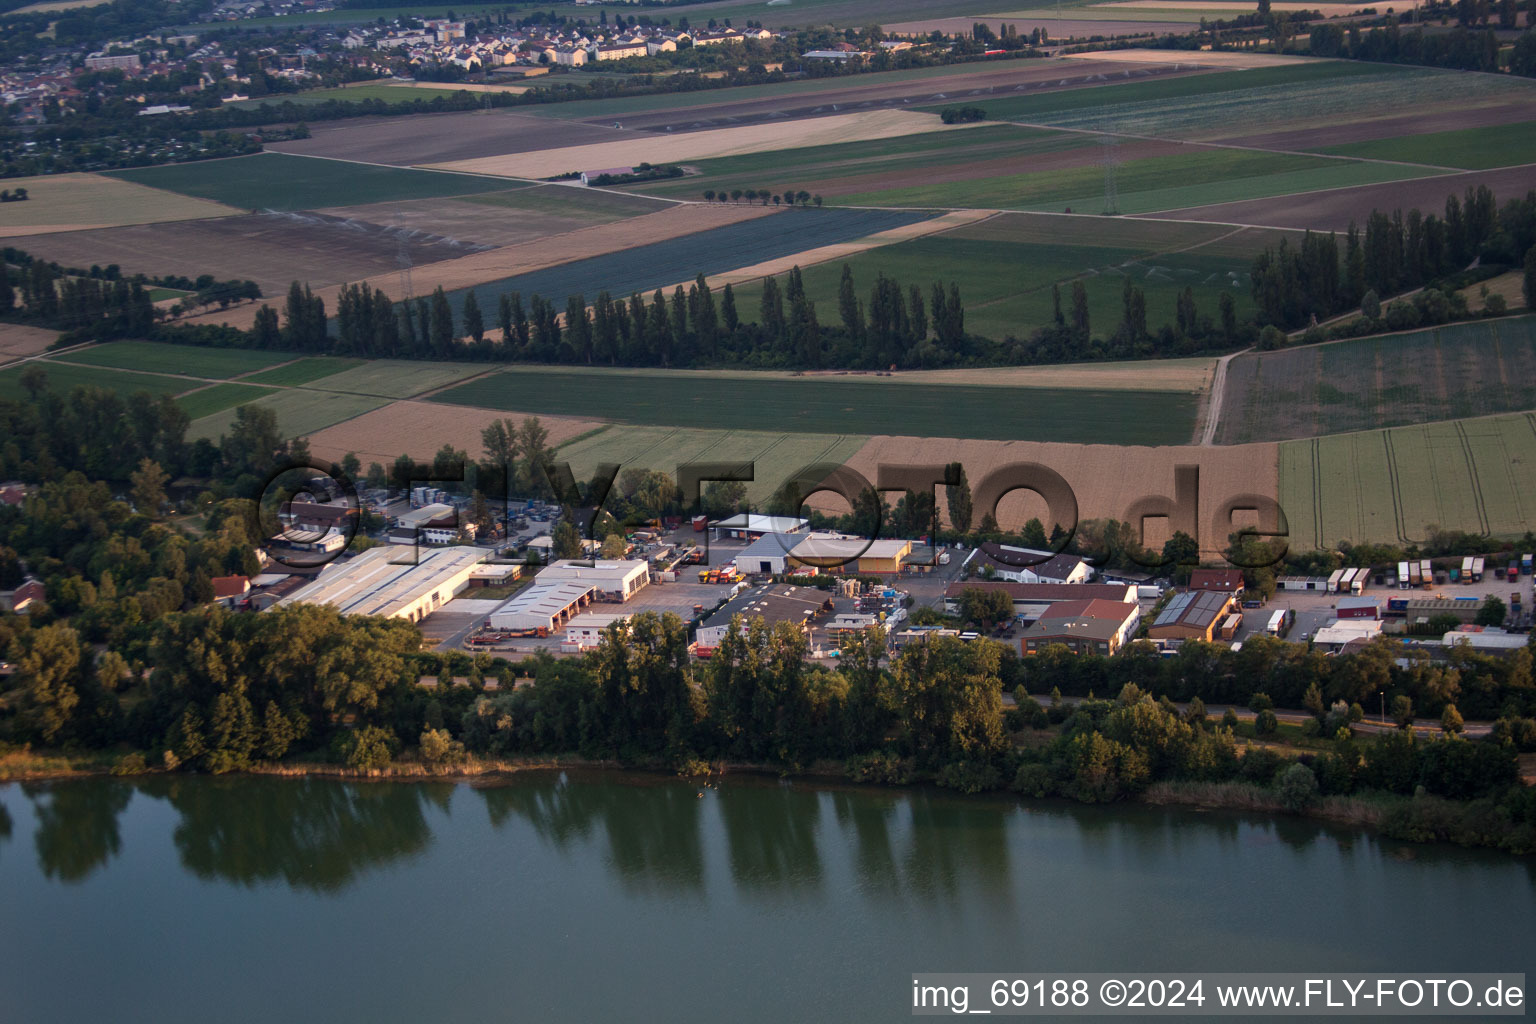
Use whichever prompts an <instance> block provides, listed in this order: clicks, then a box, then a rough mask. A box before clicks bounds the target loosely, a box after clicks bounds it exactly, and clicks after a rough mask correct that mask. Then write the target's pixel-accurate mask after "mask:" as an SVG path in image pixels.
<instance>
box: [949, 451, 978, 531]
mask: <svg viewBox="0 0 1536 1024" xmlns="http://www.w3.org/2000/svg"><path fill="white" fill-rule="evenodd" d="M945 473H946V475H947V476H949V477H950V478H952V479H955V480H956V481H957V482H955V483H952V484H945V485H944V500H945V502H946V503H947V504H948V505H949V525H951V526H953V527H954V528H955V531H956V532H957V533H970V532H971V512H972V510H971V483H970V481H969V480H967V479H966V478H965V466H964V465H962V464H961V463H959V462H951V463H950V464H949V466H948V467H946V469H945Z"/></svg>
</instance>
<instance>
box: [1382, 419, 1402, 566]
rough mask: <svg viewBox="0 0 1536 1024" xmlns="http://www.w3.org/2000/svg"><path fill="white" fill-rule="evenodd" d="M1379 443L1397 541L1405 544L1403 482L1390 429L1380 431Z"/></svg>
mask: <svg viewBox="0 0 1536 1024" xmlns="http://www.w3.org/2000/svg"><path fill="white" fill-rule="evenodd" d="M1381 443H1382V447H1383V448H1385V449H1386V460H1387V486H1388V487H1389V488H1390V489H1391V491H1392V518H1393V519H1394V520H1395V521H1396V524H1397V539H1398V540H1400V541H1402V542H1403V543H1404V544H1406V543H1408V524H1407V521H1406V516H1407V513H1405V512H1404V511H1403V481H1402V478H1401V477H1400V476H1399V475H1398V468H1397V448H1396V447H1394V446H1393V444H1392V431H1391V429H1384V430H1382V432H1381Z"/></svg>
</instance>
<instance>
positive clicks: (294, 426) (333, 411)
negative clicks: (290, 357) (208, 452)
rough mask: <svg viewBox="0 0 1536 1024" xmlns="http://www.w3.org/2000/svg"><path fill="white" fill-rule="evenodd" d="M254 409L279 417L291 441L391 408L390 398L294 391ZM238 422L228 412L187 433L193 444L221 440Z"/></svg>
mask: <svg viewBox="0 0 1536 1024" xmlns="http://www.w3.org/2000/svg"><path fill="white" fill-rule="evenodd" d="M251 404H252V405H260V406H263V407H264V408H267V409H271V410H272V411H273V412H274V413H276V414H277V423H278V426H280V427H281V428H282V431H283V434H284V435H285V436H287V437H304V436H307V435H309V434H313V433H314V432H315V431H317V430H324V429H325V428H326V427H329V426H334V425H335V424H337V423H340V422H342V421H343V420H349V419H352V418H353V417H354V416H361V415H362V414H363V413H365V412H372V411H373V410H374V409H377V408H379V407H380V406H383V405H388V404H389V399H387V398H375V397H373V396H371V395H343V394H334V393H330V392H325V391H310V390H308V389H306V388H292V389H289V390H286V391H277V392H274V393H273V394H270V395H267V396H265V397H263V398H259V399H257V400H256V401H255V402H252V403H251ZM234 421H235V409H234V408H227V409H224V410H222V411H220V412H216V413H213V414H212V415H210V416H204V417H203V418H201V419H198V420H194V421H193V422H192V426H191V428H190V429H189V430H188V431H187V438H188V439H189V440H196V439H197V438H199V437H206V438H209V439H211V440H218V438H219V436H220V435H221V434H224V433H227V432H228V431H229V427H230V424H231V423H233V422H234Z"/></svg>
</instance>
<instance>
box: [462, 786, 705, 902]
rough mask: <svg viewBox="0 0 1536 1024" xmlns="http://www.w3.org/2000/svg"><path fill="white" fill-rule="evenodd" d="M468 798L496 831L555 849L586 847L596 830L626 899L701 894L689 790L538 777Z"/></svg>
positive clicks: (695, 801)
mask: <svg viewBox="0 0 1536 1024" xmlns="http://www.w3.org/2000/svg"><path fill="white" fill-rule="evenodd" d="M476 792H477V793H479V794H480V796H481V798H482V799H484V801H485V808H486V812H487V813H488V814H489V815H490V819H491V824H492V825H494V826H495V827H496V828H498V829H501V828H504V827H505V826H506V825H507V824H508V823H509V822H510V821H511V820H514V819H519V820H522V821H525V822H527V823H528V825H529V826H530V827H531V828H532V829H533V831H534V832H535V833H536V834H537V835H538V836H540V837H541V838H543V839H544V840H545V841H546V842H548V843H550V844H552V845H553V846H555V847H557V848H562V849H564V848H567V847H570V846H572V845H574V844H577V843H585V842H588V841H590V840H591V839H592V837H593V833H594V832H595V831H598V830H601V832H602V837H603V839H604V840H605V841H606V843H607V856H608V863H609V864H610V865H611V866H612V867H613V869H614V870H615V871H616V872H617V874H618V877H619V880H620V882H621V883H622V884H623V885H624V887H625V888H626V889H628V890H630V891H632V892H634V891H659V892H668V893H679V892H689V891H692V892H701V891H702V890H703V886H704V854H703V848H702V844H701V841H700V834H699V814H700V806H699V805H700V804H701V803H702V800H700V798H699V792H698V791H697V790H696V789H695V788H694V787H693V786H691V785H685V784H681V783H678V782H677V781H675V780H672V779H666V778H662V777H659V776H650V777H646V776H636V777H632V776H612V777H609V778H607V779H606V780H604V779H600V778H599V779H587V780H580V781H573V779H572V778H571V777H570V776H568V775H566V774H565V773H554V772H539V773H530V774H528V775H522V776H519V777H518V778H517V779H515V780H512V781H511V782H509V783H508V784H507V785H500V786H487V787H483V788H479V789H477V790H476Z"/></svg>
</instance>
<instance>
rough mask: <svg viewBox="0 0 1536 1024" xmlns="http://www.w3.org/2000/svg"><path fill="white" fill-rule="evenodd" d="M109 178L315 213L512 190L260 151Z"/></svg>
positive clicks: (498, 181)
mask: <svg viewBox="0 0 1536 1024" xmlns="http://www.w3.org/2000/svg"><path fill="white" fill-rule="evenodd" d="M105 173H106V174H108V175H111V176H113V177H117V178H123V179H124V180H126V181H132V182H136V183H137V184H140V185H148V186H149V187H151V188H160V189H166V190H167V191H170V192H180V193H182V194H183V195H189V196H197V197H199V198H202V199H213V200H215V201H217V202H221V203H227V204H229V205H230V206H235V207H239V208H241V209H245V210H313V209H318V208H322V207H327V206H356V205H361V204H364V203H384V202H394V201H396V200H402V199H433V198H440V197H443V196H462V195H470V194H472V193H476V192H495V191H499V190H501V189H505V188H506V187H507V182H506V179H504V178H483V177H477V176H475V175H472V174H452V173H448V172H445V171H418V170H411V169H407V168H402V167H378V166H374V165H372V164H359V163H352V162H349V161H346V160H327V159H322V158H319V157H307V156H293V155H291V154H288V153H257V154H255V155H253V156H237V157H231V158H230V159H228V160H199V161H196V162H194V163H186V164H165V165H162V166H160V167H136V168H131V169H128V170H121V171H107V172H105Z"/></svg>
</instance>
